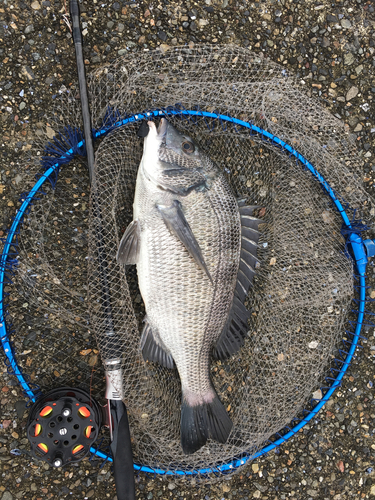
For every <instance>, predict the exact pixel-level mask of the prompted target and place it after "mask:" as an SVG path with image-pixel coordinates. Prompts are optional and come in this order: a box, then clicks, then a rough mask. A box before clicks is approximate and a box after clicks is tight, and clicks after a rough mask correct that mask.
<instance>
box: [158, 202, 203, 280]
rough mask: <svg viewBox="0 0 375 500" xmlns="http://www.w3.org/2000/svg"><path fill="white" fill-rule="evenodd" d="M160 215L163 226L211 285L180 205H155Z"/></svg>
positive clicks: (177, 203) (175, 203)
mask: <svg viewBox="0 0 375 500" xmlns="http://www.w3.org/2000/svg"><path fill="white" fill-rule="evenodd" d="M156 208H157V209H158V210H159V212H160V213H161V216H162V217H163V220H164V222H165V225H166V226H167V228H168V229H169V230H170V232H171V233H172V234H174V235H175V236H176V237H177V238H178V239H179V240H180V241H181V243H182V244H183V245H184V247H185V248H186V250H187V251H188V252H189V254H190V255H191V256H192V257H193V259H194V260H195V262H196V263H197V264H198V266H199V267H200V268H201V269H202V270H203V271H204V272H205V273H206V274H207V276H208V278H209V280H210V281H211V283H212V278H211V275H210V273H209V271H208V269H207V266H206V263H205V261H204V259H203V255H202V252H201V249H200V247H199V244H198V242H197V240H196V239H195V236H194V234H193V232H192V230H191V228H190V226H189V223H188V221H187V220H186V218H185V215H184V213H183V211H182V208H181V203H180V202H179V201H177V200H174V201H173V203H172V205H171V206H170V207H166V206H163V205H156Z"/></svg>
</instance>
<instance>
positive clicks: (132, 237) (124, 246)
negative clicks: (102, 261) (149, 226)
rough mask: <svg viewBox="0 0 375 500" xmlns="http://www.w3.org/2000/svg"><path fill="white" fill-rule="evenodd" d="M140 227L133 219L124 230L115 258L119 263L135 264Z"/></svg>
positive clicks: (137, 254)
mask: <svg viewBox="0 0 375 500" xmlns="http://www.w3.org/2000/svg"><path fill="white" fill-rule="evenodd" d="M140 235H141V229H140V227H139V223H138V221H136V220H133V221H132V222H131V223H130V224H129V225H128V227H127V228H126V230H125V233H124V234H123V236H122V238H121V241H120V245H119V247H118V250H117V255H116V260H117V262H118V263H119V264H127V265H128V264H136V263H137V261H138V256H139V243H140Z"/></svg>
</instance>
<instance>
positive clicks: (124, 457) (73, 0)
mask: <svg viewBox="0 0 375 500" xmlns="http://www.w3.org/2000/svg"><path fill="white" fill-rule="evenodd" d="M70 15H71V19H72V24H73V42H74V46H75V51H76V62H77V71H78V83H79V91H80V97H81V108H82V119H83V129H84V134H85V143H86V151H87V161H88V169H89V175H90V183H91V187H92V188H94V193H93V196H92V203H93V210H94V215H95V218H96V231H97V234H96V237H97V252H98V257H99V262H100V271H99V280H100V282H101V288H102V294H103V304H102V306H103V309H104V311H105V316H106V335H107V337H108V338H109V339H110V341H111V342H110V343H111V345H112V349H111V351H112V350H113V347H116V349H115V350H116V351H117V353H120V354H121V342H120V339H119V338H118V336H117V335H116V332H115V330H114V325H113V317H112V307H111V297H110V290H109V286H108V279H107V270H108V264H107V259H106V252H105V246H104V242H103V237H102V231H101V227H102V218H101V210H100V203H99V198H98V194H97V186H96V179H95V174H94V161H95V157H94V147H93V140H92V131H91V117H90V109H89V100H88V94H87V84H86V74H85V65H84V60H83V50H82V33H81V26H80V21H79V7H78V1H77V0H70ZM106 354H107V353H103V358H104V363H105V364H106V368H108V366H110V365H112V364H113V365H114V366H116V368H117V369H118V370H119V374H120V375H121V369H120V367H119V363H118V359H109V358H112V356H110V354H109V352H108V355H107V356H106ZM106 358H107V359H106ZM120 365H121V363H120ZM108 404H109V405H110V419H111V422H110V423H109V425H110V428H112V426H113V429H114V432H113V441H112V443H111V449H112V453H113V464H114V475H115V483H116V491H117V498H118V500H135V483H134V469H133V456H132V449H131V441H130V430H129V422H128V417H127V411H126V407H125V404H124V403H123V402H122V401H121V400H108Z"/></svg>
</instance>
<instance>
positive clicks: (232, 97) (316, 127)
mask: <svg viewBox="0 0 375 500" xmlns="http://www.w3.org/2000/svg"><path fill="white" fill-rule="evenodd" d="M89 95H90V107H91V112H92V121H93V128H95V129H97V130H104V129H105V128H108V127H110V125H111V123H112V122H113V119H114V117H115V118H116V119H117V120H118V119H119V118H120V117H125V116H128V115H131V114H134V113H140V112H143V111H145V110H153V109H159V108H160V109H167V108H168V107H170V106H175V107H176V108H175V109H189V110H194V109H195V110H197V109H200V110H204V111H207V112H211V113H212V112H215V113H217V114H223V115H228V116H231V117H234V118H238V119H240V120H244V121H248V122H251V123H252V124H254V125H256V126H258V127H260V128H261V129H264V130H267V131H268V132H270V133H271V134H274V135H276V136H277V137H279V138H280V139H282V140H283V141H284V142H285V143H287V144H289V145H290V146H292V147H293V148H295V149H297V150H298V152H299V153H301V154H302V155H303V156H304V157H305V158H307V159H308V161H309V162H310V163H311V164H312V165H314V167H315V168H316V170H317V171H318V172H320V174H322V175H323V176H324V178H325V179H326V180H327V181H328V183H329V184H330V186H331V187H332V188H333V189H334V190H335V191H336V192H337V193H339V194H340V195H341V196H342V197H343V198H342V200H343V202H344V200H345V201H346V202H347V203H349V205H350V207H351V209H358V210H359V209H360V208H361V207H363V206H364V204H365V205H366V203H367V199H368V196H367V195H366V193H365V191H364V189H363V187H362V182H361V175H360V167H361V164H360V160H359V159H358V156H357V155H356V152H355V145H354V142H353V141H352V140H351V138H350V136H349V135H348V133H347V132H346V130H345V128H344V125H343V124H342V123H341V122H340V121H339V120H337V119H336V118H334V117H332V115H330V114H329V113H328V112H327V111H326V110H325V109H324V108H323V107H322V106H321V105H320V104H318V103H317V102H316V100H314V99H312V98H311V97H309V96H308V95H307V94H306V92H305V91H304V89H303V85H302V84H301V83H299V82H297V81H296V79H295V78H294V77H292V76H288V74H287V73H286V71H285V70H284V69H283V68H281V67H279V66H277V65H275V64H274V63H272V62H269V61H266V60H264V59H262V58H260V57H258V56H256V55H254V54H252V53H251V52H249V51H247V50H245V49H240V48H238V47H233V46H225V47H198V48H194V49H189V48H174V49H171V50H169V51H167V52H165V53H163V52H161V51H155V52H146V53H143V54H136V55H129V56H127V57H124V58H120V59H119V60H116V61H115V62H114V63H112V64H109V65H107V66H104V67H102V68H100V69H99V70H98V71H96V72H94V73H93V74H92V75H90V77H89ZM79 116H80V114H79V100H78V99H77V96H76V95H75V93H74V90H73V91H71V92H70V93H68V94H64V95H63V96H62V97H61V99H60V100H59V102H58V103H57V105H56V113H55V115H54V117H53V119H50V120H49V122H48V123H49V127H50V128H52V129H53V130H55V131H58V130H61V129H62V128H63V127H64V126H67V125H70V126H71V127H79V126H80V118H79ZM168 120H169V121H170V122H171V123H172V124H173V125H174V126H175V127H176V128H177V129H178V130H180V131H183V132H187V133H188V134H189V135H190V136H191V137H192V138H194V140H195V141H196V142H197V143H198V144H199V145H200V147H201V148H202V149H203V151H204V152H205V153H206V154H207V155H208V156H209V157H210V158H211V160H213V161H214V162H215V163H216V165H217V166H218V167H219V168H220V169H221V170H222V171H223V172H224V173H225V175H226V177H227V180H228V182H229V184H230V185H231V187H232V190H233V193H234V194H235V196H236V197H238V198H246V201H247V203H248V204H250V205H257V207H258V215H259V217H260V218H261V219H262V224H261V225H260V232H261V236H260V240H259V249H258V257H259V260H260V267H259V268H258V269H257V274H256V276H255V278H254V283H253V287H252V288H251V289H250V292H249V294H248V297H247V302H246V304H247V306H248V308H251V311H252V314H251V318H250V321H249V331H248V336H247V338H246V341H245V345H244V346H243V348H242V349H241V350H240V351H239V352H238V353H237V354H235V355H233V356H232V357H231V358H230V359H229V360H227V361H225V362H220V361H215V362H214V361H212V363H211V377H212V381H213V384H214V387H215V389H216V391H217V393H218V395H219V398H220V400H221V401H222V402H223V404H224V406H225V408H226V409H227V412H228V414H229V416H230V418H231V420H232V422H233V429H232V432H231V434H230V436H229V439H228V441H227V443H226V444H224V445H223V444H219V443H216V442H214V441H208V443H207V444H206V445H205V446H204V447H203V448H201V449H200V450H199V451H198V452H196V453H194V454H193V455H190V456H187V455H184V454H183V452H182V449H181V445H180V406H181V388H180V382H179V377H178V372H177V370H168V369H166V368H163V367H160V366H158V365H156V364H152V363H145V362H144V361H143V358H142V355H141V352H140V348H139V339H140V332H141V329H142V321H143V318H144V315H145V309H144V304H143V302H142V298H141V295H140V292H139V289H138V283H137V274H136V269H135V267H134V266H130V267H129V268H127V269H126V270H125V268H124V266H120V265H118V264H117V262H116V252H117V249H118V245H119V241H120V239H121V236H122V234H123V232H124V230H125V228H126V227H127V225H128V224H129V223H130V222H131V220H132V204H133V199H134V190H135V182H136V174H137V169H138V165H139V163H140V160H141V157H142V148H143V144H142V140H141V139H139V137H138V136H137V130H138V128H139V123H129V124H127V125H124V126H122V127H118V128H115V129H114V130H112V131H111V132H110V133H109V134H108V135H106V137H105V138H104V139H102V140H100V144H99V146H98V147H97V150H96V163H95V183H94V185H93V186H92V194H91V204H90V206H91V211H90V214H88V208H89V207H88V203H87V198H88V196H87V193H88V177H87V175H86V174H85V173H84V167H83V166H82V165H79V164H78V163H75V164H73V166H72V167H71V166H67V167H64V169H62V174H61V175H62V176H63V178H62V179H59V181H58V183H57V187H56V189H55V191H53V190H52V189H51V193H48V196H45V197H43V200H41V202H39V203H35V205H34V208H33V210H32V211H31V213H30V214H29V216H28V218H27V220H26V224H25V226H24V230H23V231H22V234H21V235H20V243H21V246H20V257H19V262H20V264H19V268H18V272H17V274H16V277H15V280H16V287H17V289H18V290H19V293H20V294H21V296H22V300H24V299H25V300H26V302H27V304H28V305H27V309H28V311H29V315H30V314H31V313H30V311H33V314H35V315H36V316H37V315H40V314H41V313H42V315H43V318H44V320H43V321H45V325H46V328H47V324H48V329H49V331H52V330H53V331H54V337H53V338H56V345H54V346H51V352H49V351H48V349H47V348H46V349H45V351H44V354H45V356H44V365H45V368H43V367H42V366H38V367H36V368H35V377H36V378H38V373H39V372H40V371H43V370H44V371H45V372H48V371H49V372H51V373H49V372H48V373H49V375H48V376H49V378H47V379H44V382H43V383H44V384H46V383H47V384H50V383H51V381H52V382H53V383H54V385H56V383H57V381H56V376H55V375H53V372H54V370H55V371H58V370H59V368H58V362H59V356H60V357H64V356H65V358H66V356H67V355H68V354H69V355H72V362H71V364H72V371H71V372H70V370H69V365H68V368H67V367H66V365H65V364H64V363H65V361H64V362H63V361H61V363H62V365H63V368H62V370H61V371H63V372H64V373H67V374H69V377H70V378H75V374H77V372H79V374H80V376H81V377H83V378H85V379H88V378H89V377H90V376H91V371H92V366H97V352H96V351H95V349H96V346H94V345H93V339H92V336H91V332H93V333H94V334H95V337H96V341H97V348H98V349H99V351H100V354H101V356H102V358H103V359H111V358H116V357H117V358H121V360H122V370H123V381H122V382H123V383H122V388H120V387H117V389H119V390H120V389H123V394H124V401H125V403H126V405H127V408H128V411H129V419H130V426H131V433H132V444H133V454H134V460H135V461H136V462H137V463H140V464H144V465H147V466H148V467H150V468H151V469H162V470H164V471H171V472H174V471H176V470H180V471H185V472H192V471H197V470H201V469H207V468H212V469H213V470H214V471H216V472H217V473H219V472H218V467H220V465H222V464H226V463H228V462H230V461H231V460H232V459H233V457H241V456H244V454H253V453H255V452H256V451H258V450H259V449H260V448H262V447H263V446H264V445H265V443H267V442H268V440H269V439H270V438H271V437H272V436H273V435H274V433H275V432H278V431H280V430H281V429H283V428H284V427H285V426H286V425H287V424H289V423H290V422H291V420H292V419H293V418H294V417H296V416H298V415H300V412H301V410H302V409H303V408H304V406H306V404H307V402H308V401H309V399H310V398H311V395H312V393H313V392H314V391H316V390H317V389H318V388H319V385H320V383H321V381H322V379H323V377H324V375H325V374H326V370H327V367H328V366H329V364H330V362H331V359H332V358H333V357H334V354H335V352H336V348H337V346H338V344H339V341H340V339H341V338H342V335H343V331H344V329H345V322H346V320H347V315H348V312H349V309H350V305H351V301H352V298H353V264H352V260H351V259H350V258H348V256H347V254H346V252H345V240H344V238H343V236H342V235H341V232H340V230H341V225H342V219H341V216H340V214H339V213H338V211H337V209H336V208H335V207H334V206H333V204H332V202H331V200H330V198H329V196H327V194H326V193H325V191H324V190H323V189H322V187H321V185H320V184H319V183H318V182H317V181H316V180H315V179H314V178H313V176H312V175H311V173H310V172H309V171H307V170H306V169H304V168H303V167H302V165H301V163H300V162H297V161H296V159H295V157H294V156H292V155H290V154H289V153H288V152H287V151H285V149H284V148H280V147H276V146H275V145H272V144H271V143H270V142H268V141H266V140H265V136H264V135H262V134H254V133H253V134H251V133H249V130H247V129H245V128H241V127H238V126H236V125H235V124H233V123H225V124H224V123H223V121H222V120H219V119H214V118H207V117H206V118H204V117H199V116H198V117H194V118H187V117H186V116H184V115H181V114H176V115H170V116H168ZM43 140H44V139H43V138H42V142H43ZM32 154H33V155H34V156H33V158H34V160H35V159H37V156H36V155H35V150H34V149H33V150H32ZM72 168H73V169H75V170H73V171H72V170H71V169H72ZM69 169H70V170H69ZM73 186H74V187H73ZM83 193H85V196H82V194H83ZM83 200H84V201H83ZM350 213H352V212H350ZM87 242H88V259H87ZM87 262H88V265H87ZM103 272H104V273H105V275H106V287H107V290H108V291H109V297H110V300H109V301H108V298H106V297H105V296H104V295H103V278H102V276H103ZM176 272H177V273H178V270H176ZM86 279H87V284H88V285H87V287H86V281H85V280H86ZM87 288H88V290H87ZM87 291H88V296H87ZM25 307H26V306H25ZM109 312H110V316H111V318H112V323H111V325H110V326H112V327H113V329H114V331H115V332H116V339H114V338H112V337H110V336H108V335H107V333H106V332H108V327H109V324H108V313H109ZM24 320H25V321H26V322H27V321H28V319H27V318H26V317H25V315H24ZM30 321H32V319H30ZM38 321H40V320H38ZM16 326H17V325H16ZM45 335H46V330H45V329H44V330H43V331H39V332H36V339H35V338H34V342H37V343H38V342H39V344H37V345H34V344H33V345H32V347H31V348H32V349H34V351H35V349H36V347H37V346H39V345H40V342H42V340H40V338H41V337H43V336H45ZM67 341H68V343H67ZM18 347H19V348H20V349H24V346H17V348H18ZM85 350H87V351H89V353H88V354H87V355H85V354H81V351H85ZM73 354H74V356H73ZM87 356H89V357H87ZM77 357H78V359H79V360H80V363H81V365H77V364H76V361H75V360H76V359H77ZM90 360H91V361H90ZM26 365H27V361H25V369H26V370H28V371H30V370H29V368H27V367H26ZM38 370H39V372H38ZM61 375H63V374H60V377H61ZM72 375H73V376H72ZM43 376H45V373H43ZM66 376H68V375H66ZM96 377H97V386H96V388H97V389H96V390H97V391H98V392H99V390H100V387H101V384H102V372H101V370H100V369H99V367H98V368H97V371H96ZM40 378H42V374H40ZM45 380H47V382H45ZM58 382H59V384H60V382H61V380H59V381H58ZM113 382H114V383H115V384H116V380H115V379H114V380H113Z"/></svg>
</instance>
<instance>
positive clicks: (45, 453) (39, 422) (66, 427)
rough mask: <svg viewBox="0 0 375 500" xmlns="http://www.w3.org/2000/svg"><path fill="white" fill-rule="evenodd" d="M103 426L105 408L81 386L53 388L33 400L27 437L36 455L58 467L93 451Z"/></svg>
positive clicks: (75, 460) (77, 460)
mask: <svg viewBox="0 0 375 500" xmlns="http://www.w3.org/2000/svg"><path fill="white" fill-rule="evenodd" d="M101 425H102V410H101V407H100V406H99V405H98V403H97V402H96V401H95V400H93V399H92V398H91V397H90V395H89V394H88V393H87V392H85V391H83V390H82V389H72V388H70V387H63V388H59V389H54V390H52V391H50V392H48V393H47V394H46V395H44V396H42V397H41V398H40V399H38V401H36V402H35V403H34V405H33V406H32V408H31V410H30V414H29V419H28V422H27V437H28V439H29V441H30V444H31V450H32V452H33V454H34V456H35V457H36V458H38V459H39V460H45V461H46V462H49V463H50V464H52V465H54V466H55V467H61V466H63V465H66V464H68V463H73V462H79V461H80V460H82V459H83V458H84V457H85V456H86V455H87V454H88V452H89V451H90V447H91V446H92V444H93V443H94V442H95V441H96V439H97V437H98V433H99V430H100V427H101Z"/></svg>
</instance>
